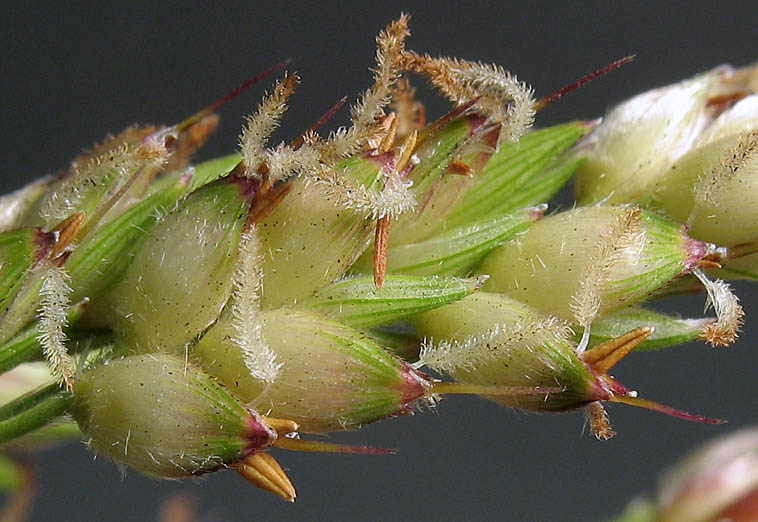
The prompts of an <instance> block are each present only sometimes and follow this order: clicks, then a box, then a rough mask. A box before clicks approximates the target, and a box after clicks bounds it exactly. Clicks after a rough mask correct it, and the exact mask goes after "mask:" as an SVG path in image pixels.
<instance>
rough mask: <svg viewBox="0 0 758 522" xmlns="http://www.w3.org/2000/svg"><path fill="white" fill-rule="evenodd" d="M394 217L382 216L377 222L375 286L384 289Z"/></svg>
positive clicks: (375, 236)
mask: <svg viewBox="0 0 758 522" xmlns="http://www.w3.org/2000/svg"><path fill="white" fill-rule="evenodd" d="M391 224H392V216H390V215H386V216H382V217H380V218H379V219H377V221H376V234H375V235H374V285H375V286H376V289H377V290H381V289H382V285H383V284H384V277H385V276H386V275H387V249H388V247H389V235H390V225H391Z"/></svg>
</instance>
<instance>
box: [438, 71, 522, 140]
mask: <svg viewBox="0 0 758 522" xmlns="http://www.w3.org/2000/svg"><path fill="white" fill-rule="evenodd" d="M458 63H459V64H461V65H463V67H453V68H452V70H451V73H452V75H453V77H454V78H459V79H460V81H461V83H463V84H464V85H470V86H471V87H472V88H473V89H474V90H476V91H479V92H481V93H482V94H481V96H482V99H481V100H480V101H479V102H478V103H477V107H478V108H480V109H481V110H482V111H483V112H484V113H485V114H487V115H489V116H490V118H491V119H493V120H494V121H497V122H499V123H500V124H501V126H502V129H501V131H500V137H499V139H498V141H499V142H500V143H503V142H509V141H518V139H519V137H521V135H523V134H524V133H525V132H526V131H527V130H528V129H529V127H531V126H532V124H533V123H534V116H535V113H536V111H535V109H534V91H533V90H532V88H531V87H529V86H528V85H527V84H526V83H523V82H520V81H518V79H517V78H516V77H515V76H514V75H512V74H511V73H510V72H508V71H506V70H505V69H503V68H502V67H500V66H498V65H494V64H485V63H476V62H466V61H460V62H458Z"/></svg>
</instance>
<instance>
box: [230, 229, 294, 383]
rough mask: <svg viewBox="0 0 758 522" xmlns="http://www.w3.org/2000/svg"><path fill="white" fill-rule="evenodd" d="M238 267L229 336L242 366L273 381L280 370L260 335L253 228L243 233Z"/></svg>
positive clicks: (256, 245)
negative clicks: (240, 354)
mask: <svg viewBox="0 0 758 522" xmlns="http://www.w3.org/2000/svg"><path fill="white" fill-rule="evenodd" d="M239 249H240V253H239V258H238V260H237V267H236V269H235V271H234V294H233V295H232V305H231V308H232V326H233V328H234V332H235V335H234V337H232V342H234V343H235V344H236V345H237V346H238V347H239V349H240V350H241V351H242V358H243V359H244V361H245V366H247V369H248V370H249V371H250V375H252V376H253V377H254V378H256V379H259V380H261V381H264V382H266V383H272V382H274V381H275V380H276V378H277V376H278V375H279V370H280V369H281V366H282V365H281V363H278V362H277V361H276V354H275V353H274V352H273V350H271V348H270V347H269V345H268V343H267V342H266V339H265V338H264V335H263V320H262V317H261V311H260V293H261V282H262V279H263V277H262V276H263V274H262V273H261V265H262V260H261V255H260V252H259V250H260V243H259V241H258V235H257V233H256V231H255V228H251V229H250V230H249V231H247V232H245V233H243V234H242V238H241V239H240V247H239Z"/></svg>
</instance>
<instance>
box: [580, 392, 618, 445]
mask: <svg viewBox="0 0 758 522" xmlns="http://www.w3.org/2000/svg"><path fill="white" fill-rule="evenodd" d="M586 411H587V419H588V420H589V422H590V429H591V430H592V433H593V434H594V435H595V437H597V438H598V439H602V440H608V439H610V438H611V437H613V436H614V435H615V434H616V432H615V431H613V427H612V426H611V422H610V420H608V413H607V412H606V411H605V408H603V405H602V404H600V403H599V402H598V401H595V402H591V403H589V404H588V405H587V408H586Z"/></svg>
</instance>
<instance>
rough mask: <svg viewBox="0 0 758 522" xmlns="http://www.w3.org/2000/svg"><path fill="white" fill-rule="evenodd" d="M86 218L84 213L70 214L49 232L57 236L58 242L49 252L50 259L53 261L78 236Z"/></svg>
mask: <svg viewBox="0 0 758 522" xmlns="http://www.w3.org/2000/svg"><path fill="white" fill-rule="evenodd" d="M86 218H87V214H86V212H77V213H75V214H71V215H70V216H69V217H67V218H66V219H64V220H63V221H61V222H60V223H58V225H57V226H56V227H55V228H54V229H52V230H51V232H53V233H55V234H56V235H57V236H58V240H57V241H56V242H55V245H54V246H53V248H52V250H51V251H50V259H55V258H56V257H58V256H59V255H60V254H61V253H62V252H63V251H64V250H66V247H68V246H69V245H70V244H71V242H72V241H73V240H74V239H75V238H76V236H77V235H78V234H79V231H80V230H81V229H82V225H84V220H85V219H86Z"/></svg>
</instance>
